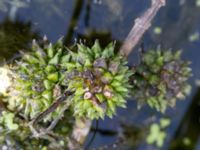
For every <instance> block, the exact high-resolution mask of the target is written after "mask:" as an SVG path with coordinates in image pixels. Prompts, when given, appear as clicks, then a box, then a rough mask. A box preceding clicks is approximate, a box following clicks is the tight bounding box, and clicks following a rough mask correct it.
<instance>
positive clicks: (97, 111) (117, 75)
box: [63, 41, 133, 119]
mask: <svg viewBox="0 0 200 150" xmlns="http://www.w3.org/2000/svg"><path fill="white" fill-rule="evenodd" d="M114 48H115V46H114V43H110V44H109V45H108V46H107V47H105V48H104V49H103V48H101V47H100V45H99V43H98V41H96V42H95V44H94V45H93V46H92V48H89V47H87V46H85V45H84V44H78V45H77V52H72V51H71V61H70V62H69V63H68V62H66V63H65V64H63V65H64V66H66V69H67V72H68V75H69V76H68V78H65V79H66V81H65V82H66V83H67V84H68V89H69V90H70V91H73V92H74V93H75V94H74V96H73V107H74V115H75V116H79V117H87V118H90V119H98V118H99V117H101V118H104V116H105V115H108V116H109V117H112V116H113V115H114V114H116V107H118V106H119V107H126V100H125V99H126V98H127V97H128V93H129V89H130V88H131V85H130V84H129V82H128V81H129V77H130V76H131V75H132V74H133V72H132V71H131V70H129V68H128V67H127V66H126V64H127V61H126V60H125V59H124V58H123V57H122V56H120V55H119V54H118V53H115V52H114Z"/></svg>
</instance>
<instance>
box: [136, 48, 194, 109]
mask: <svg viewBox="0 0 200 150" xmlns="http://www.w3.org/2000/svg"><path fill="white" fill-rule="evenodd" d="M180 56H181V51H176V52H172V51H171V50H166V51H164V50H163V51H161V50H160V49H157V50H149V51H147V52H145V53H144V54H143V55H142V57H141V62H140V64H139V65H137V67H136V72H135V74H134V75H133V85H134V87H133V91H132V93H133V96H134V97H135V99H136V100H138V103H139V106H141V105H143V104H146V103H147V104H148V105H149V106H150V107H152V108H154V109H156V110H157V111H160V112H165V110H166V109H167V107H168V106H174V105H175V103H176V100H177V99H183V98H185V96H186V95H188V94H189V92H190V89H191V86H190V85H189V84H188V83H187V82H186V81H187V80H188V78H189V77H190V76H191V68H190V67H189V64H190V62H188V61H184V60H182V59H181V57H180Z"/></svg>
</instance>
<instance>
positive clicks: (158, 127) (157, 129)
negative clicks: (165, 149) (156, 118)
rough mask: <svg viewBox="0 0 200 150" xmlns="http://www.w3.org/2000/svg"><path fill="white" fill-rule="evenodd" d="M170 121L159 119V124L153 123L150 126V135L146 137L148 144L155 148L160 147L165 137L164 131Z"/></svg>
mask: <svg viewBox="0 0 200 150" xmlns="http://www.w3.org/2000/svg"><path fill="white" fill-rule="evenodd" d="M170 123H171V122H170V119H168V118H161V119H160V122H159V123H153V124H151V126H150V133H149V135H148V136H147V137H146V141H147V143H148V144H155V145H156V146H157V147H159V148H160V147H162V146H163V143H164V140H165V139H166V137H167V133H166V131H165V129H166V128H167V127H169V125H170Z"/></svg>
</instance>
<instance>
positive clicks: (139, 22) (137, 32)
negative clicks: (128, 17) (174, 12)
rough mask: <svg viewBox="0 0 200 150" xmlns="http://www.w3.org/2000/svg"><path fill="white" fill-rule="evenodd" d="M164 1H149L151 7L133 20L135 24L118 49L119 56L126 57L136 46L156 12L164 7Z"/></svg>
mask: <svg viewBox="0 0 200 150" xmlns="http://www.w3.org/2000/svg"><path fill="white" fill-rule="evenodd" d="M165 3H166V0H151V7H150V8H149V9H147V11H146V12H145V13H144V14H143V15H142V16H141V17H139V18H137V19H136V20H135V24H134V26H133V27H132V29H131V31H130V32H129V34H128V36H127V38H126V39H125V41H124V44H123V45H122V47H121V48H120V54H121V55H122V56H125V57H127V56H128V55H129V54H130V53H131V51H132V50H133V48H135V46H136V45H137V43H138V42H139V40H140V39H141V37H142V36H143V34H144V33H145V31H146V30H147V29H148V28H149V27H150V26H151V22H152V20H153V18H154V17H155V16H156V14H157V12H158V10H159V9H160V8H161V7H162V6H165Z"/></svg>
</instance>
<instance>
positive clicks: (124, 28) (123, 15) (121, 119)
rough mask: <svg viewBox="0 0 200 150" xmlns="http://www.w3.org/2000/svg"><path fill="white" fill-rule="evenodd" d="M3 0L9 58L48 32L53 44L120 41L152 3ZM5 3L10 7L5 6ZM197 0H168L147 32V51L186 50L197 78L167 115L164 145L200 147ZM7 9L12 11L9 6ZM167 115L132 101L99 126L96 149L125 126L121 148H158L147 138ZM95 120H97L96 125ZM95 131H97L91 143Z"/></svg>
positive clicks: (1, 31) (1, 28)
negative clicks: (19, 4)
mask: <svg viewBox="0 0 200 150" xmlns="http://www.w3.org/2000/svg"><path fill="white" fill-rule="evenodd" d="M8 1H12V0H0V61H1V62H2V61H3V59H6V60H9V59H10V58H12V57H13V56H15V55H16V54H17V53H18V52H19V50H26V49H28V47H29V46H30V45H29V44H30V42H31V40H32V39H33V38H36V39H41V38H42V37H43V36H44V35H46V36H47V37H48V39H49V40H50V41H51V42H55V41H56V40H57V39H58V38H60V37H62V36H64V39H65V43H66V44H67V45H70V44H73V43H74V42H76V41H78V40H79V39H86V41H87V43H91V42H92V41H93V40H94V39H97V38H98V39H100V42H101V43H102V45H105V44H107V43H109V42H110V41H113V40H116V41H117V42H118V43H121V42H123V40H124V39H125V37H126V36H127V34H128V32H129V31H130V29H131V27H132V26H133V24H134V19H135V18H136V17H137V16H138V15H140V14H141V13H142V12H143V11H144V10H145V9H146V8H148V7H149V5H150V0H56V1H55V0H16V1H18V2H22V3H23V4H25V5H24V6H23V7H20V8H18V7H16V6H15V5H10V4H8V3H7V2H8ZM1 2H2V3H5V6H4V7H3V6H1ZM196 2H197V0H176V1H174V0H167V6H166V7H165V8H162V9H161V10H160V11H159V13H158V15H157V16H156V18H155V19H154V21H153V23H152V27H151V28H150V29H149V30H148V32H146V34H145V35H144V37H143V39H142V42H144V45H145V49H154V48H156V47H157V46H158V45H160V46H161V47H162V48H163V49H168V48H172V49H173V50H178V49H181V50H182V51H183V57H184V59H187V60H190V61H191V62H192V64H191V67H192V69H193V77H192V78H190V80H189V82H190V83H191V84H192V87H193V90H192V93H191V94H190V96H188V97H187V98H186V100H184V101H181V102H178V103H177V105H176V108H174V109H169V110H168V111H167V114H165V115H164V116H165V117H169V118H170V119H171V121H172V123H171V125H170V127H169V128H168V130H167V133H168V134H167V138H166V140H165V144H164V147H163V148H161V149H180V150H181V149H196V150H198V149H200V138H199V135H200V134H199V133H200V124H199V117H200V108H199V104H200V103H199V102H200V94H199V92H200V89H199V88H198V87H197V86H196V84H195V82H196V80H197V79H200V40H199V38H198V33H199V31H200V7H198V6H197V5H196ZM6 9H7V10H6ZM157 26H158V27H161V28H162V33H161V34H156V33H155V32H154V29H155V27H157ZM137 57H138V52H137V49H136V50H135V51H134V52H133V53H132V54H131V56H130V57H129V62H130V64H134V63H137ZM160 117H163V115H161V114H157V113H155V112H154V111H153V110H151V109H149V108H148V107H144V108H142V109H141V110H140V111H138V110H137V109H136V102H135V101H134V100H133V99H130V101H129V102H128V108H127V109H119V110H118V117H115V118H114V119H112V120H111V119H108V118H106V119H105V120H104V121H102V120H100V121H99V127H98V131H97V134H96V137H95V139H94V141H93V142H92V145H91V147H99V146H103V145H106V144H111V143H114V142H115V141H116V140H117V134H118V133H119V131H120V130H125V131H126V132H127V135H129V136H128V137H130V138H128V139H127V140H128V143H129V145H128V146H127V145H121V146H120V147H118V149H122V150H124V149H138V150H143V149H148V150H151V149H157V148H156V147H155V146H152V145H147V144H146V143H145V137H146V136H147V133H148V130H147V128H148V126H149V123H151V122H153V121H156V120H158V119H159V118H160ZM94 124H95V123H94ZM92 135H93V131H91V133H90V135H89V137H88V140H87V142H88V141H89V140H90V138H91V136H92ZM186 137H188V138H190V139H191V140H192V144H191V145H190V146H188V147H187V146H185V145H184V144H183V142H182V141H183V139H184V138H186Z"/></svg>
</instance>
